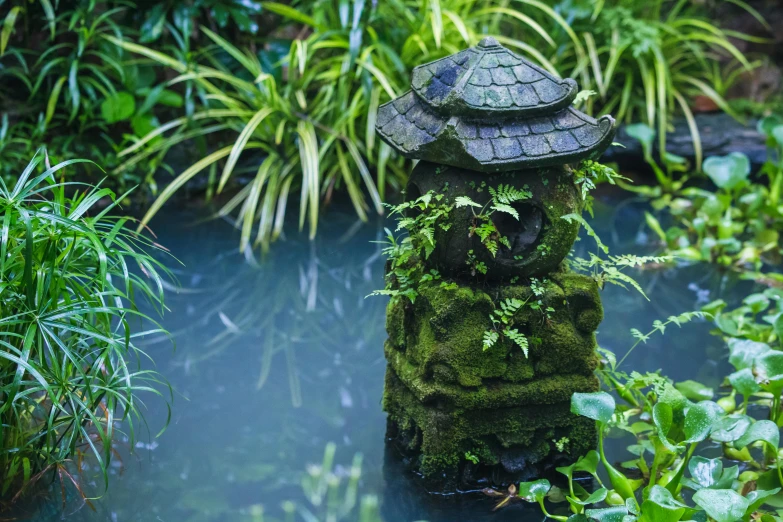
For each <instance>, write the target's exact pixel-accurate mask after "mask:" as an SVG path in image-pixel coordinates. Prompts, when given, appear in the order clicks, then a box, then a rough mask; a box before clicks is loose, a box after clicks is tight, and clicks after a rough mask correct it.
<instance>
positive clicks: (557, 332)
mask: <svg viewBox="0 0 783 522" xmlns="http://www.w3.org/2000/svg"><path fill="white" fill-rule="evenodd" d="M536 288H537V289H538V291H539V293H541V294H542V295H541V296H536V295H535V294H534V292H533V288H531V286H530V285H528V284H515V285H509V286H502V287H499V288H494V289H492V288H490V289H487V288H480V287H479V288H476V287H470V286H467V285H449V286H445V287H441V286H436V285H434V286H431V287H427V288H422V289H421V290H420V292H419V296H418V297H417V298H416V301H415V302H414V303H411V302H410V301H408V300H407V299H406V298H402V297H396V298H393V299H392V301H391V302H390V303H389V306H388V309H387V322H386V326H387V330H388V332H389V342H388V343H387V349H386V356H387V359H388V360H389V364H390V365H392V367H394V368H395V370H396V371H397V374H398V375H399V376H400V377H401V378H402V379H403V380H404V381H405V383H406V385H408V387H409V388H411V389H412V390H414V391H415V393H417V395H418V396H419V398H420V399H421V400H427V401H430V402H431V401H435V400H440V401H446V402H449V403H452V404H458V405H461V406H464V407H475V406H476V405H477V404H478V403H481V404H483V406H482V407H488V405H489V404H491V403H495V404H498V405H500V404H505V401H511V403H512V404H514V403H531V404H538V403H543V402H547V401H549V402H551V401H553V400H554V401H558V400H563V395H561V394H560V391H554V393H555V395H553V396H546V395H545V394H539V395H537V396H536V392H535V386H526V385H522V384H524V383H531V382H536V381H537V380H540V379H542V378H544V377H550V376H558V375H565V376H566V379H567V380H569V379H570V380H571V381H572V382H571V384H567V385H566V386H565V388H566V389H568V390H570V392H573V391H579V389H580V387H584V386H590V383H592V382H593V380H592V379H593V377H592V375H593V371H594V370H595V368H596V365H597V363H598V358H597V356H596V354H595V348H596V341H595V335H594V332H595V330H596V328H597V327H598V324H599V323H600V321H601V319H602V318H603V309H602V306H601V302H600V297H599V295H598V288H597V285H596V283H595V281H594V280H593V279H592V278H590V277H587V276H584V275H580V274H574V273H571V272H556V273H553V274H551V275H550V276H548V277H547V278H545V279H544V280H542V281H539V282H538V283H537V286H536ZM509 298H513V299H518V300H520V301H523V302H528V303H531V304H535V306H536V308H538V309H533V308H531V307H530V306H523V307H522V308H521V309H520V310H518V311H517V313H516V314H515V315H514V317H513V321H514V328H517V329H518V330H519V331H520V332H521V333H523V334H524V335H525V336H526V337H527V338H528V340H529V344H530V345H529V348H528V350H529V353H528V357H525V355H524V353H523V352H522V350H521V349H520V348H519V347H518V346H516V345H514V344H513V343H511V342H510V341H502V342H499V343H497V344H496V345H495V346H493V347H492V348H490V349H488V350H486V351H484V350H483V349H482V338H483V335H484V332H485V331H486V330H489V329H491V328H492V322H491V320H490V315H491V314H492V313H493V310H495V309H496V308H498V307H499V306H500V302H502V301H503V300H505V299H509ZM580 376H581V377H584V376H587V377H589V378H588V379H584V378H579V377H580ZM501 382H509V383H518V384H520V386H518V387H508V388H503V389H502V390H501V389H500V388H498V387H497V386H496V385H497V384H498V383H501ZM548 382H553V381H551V380H550V381H548ZM465 388H471V389H470V390H468V389H465ZM530 390H533V393H532V394H531V393H530ZM566 397H570V395H566ZM515 401H519V402H515Z"/></svg>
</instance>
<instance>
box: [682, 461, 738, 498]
mask: <svg viewBox="0 0 783 522" xmlns="http://www.w3.org/2000/svg"><path fill="white" fill-rule="evenodd" d="M688 471H690V474H691V478H690V479H683V484H684V485H685V486H687V487H689V488H691V489H693V490H699V489H702V488H712V489H729V488H731V486H732V484H733V483H734V481H735V480H736V479H737V477H738V476H739V466H732V467H730V468H727V469H723V461H722V460H721V459H720V458H715V459H708V458H704V457H700V456H695V457H693V458H691V460H690V461H689V462H688Z"/></svg>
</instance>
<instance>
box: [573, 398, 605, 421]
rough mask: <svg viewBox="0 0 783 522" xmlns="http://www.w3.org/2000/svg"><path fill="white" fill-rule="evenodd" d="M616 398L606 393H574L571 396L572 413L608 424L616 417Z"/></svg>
mask: <svg viewBox="0 0 783 522" xmlns="http://www.w3.org/2000/svg"><path fill="white" fill-rule="evenodd" d="M614 408H615V402H614V397H612V396H611V395H609V394H608V393H606V392H593V393H574V394H573V395H572V396H571V413H575V414H576V415H581V416H583V417H587V418H589V419H593V420H595V421H598V422H600V423H602V424H606V423H607V422H609V421H610V420H611V419H612V415H614Z"/></svg>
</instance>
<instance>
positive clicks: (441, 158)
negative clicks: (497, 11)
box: [376, 37, 614, 172]
mask: <svg viewBox="0 0 783 522" xmlns="http://www.w3.org/2000/svg"><path fill="white" fill-rule="evenodd" d="M411 88H412V89H411V90H410V91H408V92H406V93H405V94H403V95H402V96H400V97H399V98H397V99H395V100H393V101H391V102H389V103H386V104H384V105H382V106H381V107H380V108H379V109H378V117H377V121H376V128H377V130H378V133H379V134H380V136H381V138H383V140H384V141H386V142H387V143H388V144H389V145H390V146H391V147H392V148H394V149H395V150H397V151H398V152H399V153H401V154H402V155H403V156H405V157H408V158H412V159H420V160H425V161H431V162H434V163H441V164H444V165H454V166H459V167H463V168H469V169H472V170H478V171H481V172H500V171H507V170H515V169H520V168H532V167H540V166H549V165H563V164H566V163H572V162H575V161H579V160H581V159H586V158H590V157H597V156H600V154H601V153H603V151H604V150H605V149H606V147H608V146H609V144H610V143H611V140H612V138H613V136H614V120H613V119H612V118H611V117H610V116H603V117H602V118H600V119H598V120H596V119H594V118H592V117H590V116H587V115H586V114H583V113H582V112H580V111H578V110H576V109H575V108H573V107H571V106H570V105H571V103H572V102H573V100H574V97H575V96H576V93H577V84H576V82H575V81H574V80H572V79H570V78H567V79H565V80H561V79H559V78H557V77H556V76H554V75H552V74H550V73H549V72H547V71H546V70H544V69H542V68H540V67H538V66H537V65H535V64H533V63H530V62H529V61H527V60H525V59H524V58H521V57H519V56H517V55H516V54H514V53H512V52H511V51H509V50H508V49H506V48H505V47H503V46H502V45H500V44H499V43H498V42H497V40H495V39H494V38H492V37H487V38H484V39H483V40H481V42H479V44H478V45H477V46H476V47H472V48H470V49H467V50H465V51H461V52H459V53H457V54H454V55H452V56H449V57H446V58H443V59H440V60H437V61H435V62H432V63H429V64H425V65H421V66H419V67H416V68H415V69H414V71H413V78H412V82H411Z"/></svg>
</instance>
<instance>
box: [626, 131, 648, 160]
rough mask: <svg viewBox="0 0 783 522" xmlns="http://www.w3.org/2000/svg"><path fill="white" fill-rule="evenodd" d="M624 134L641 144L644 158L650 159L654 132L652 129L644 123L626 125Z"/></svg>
mask: <svg viewBox="0 0 783 522" xmlns="http://www.w3.org/2000/svg"><path fill="white" fill-rule="evenodd" d="M625 132H626V133H627V134H628V135H629V136H630V137H632V138H634V139H635V140H638V141H639V143H641V145H642V150H644V156H645V157H646V158H650V157H652V146H653V141H655V131H654V130H653V129H652V127H650V126H649V125H647V124H645V123H634V124H631V125H626V126H625Z"/></svg>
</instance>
